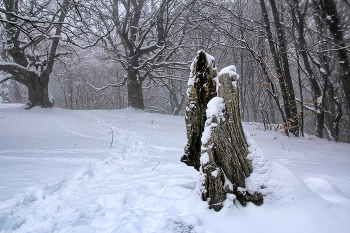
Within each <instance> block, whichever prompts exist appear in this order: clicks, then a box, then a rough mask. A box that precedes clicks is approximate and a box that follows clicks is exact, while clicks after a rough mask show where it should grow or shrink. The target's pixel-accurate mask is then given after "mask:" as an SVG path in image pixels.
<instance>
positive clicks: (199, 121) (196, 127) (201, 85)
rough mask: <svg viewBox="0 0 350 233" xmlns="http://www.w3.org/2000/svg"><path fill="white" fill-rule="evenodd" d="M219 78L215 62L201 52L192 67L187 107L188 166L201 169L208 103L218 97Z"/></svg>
mask: <svg viewBox="0 0 350 233" xmlns="http://www.w3.org/2000/svg"><path fill="white" fill-rule="evenodd" d="M216 76H217V71H216V67H215V60H214V58H213V57H212V56H210V55H208V54H206V53H205V52H204V51H199V52H198V55H197V57H196V58H195V59H194V61H193V63H192V65H191V75H190V79H189V81H188V90H187V95H188V101H187V106H186V118H185V121H186V130H187V139H188V140H187V145H186V147H185V152H184V155H183V156H182V158H181V162H184V163H186V164H187V165H188V166H194V168H195V169H196V170H199V167H200V157H201V146H202V143H201V137H202V133H203V130H204V125H205V121H206V114H205V112H206V109H207V104H208V102H209V101H210V100H211V99H212V98H213V97H215V96H216V83H215V81H214V80H213V78H215V77H216Z"/></svg>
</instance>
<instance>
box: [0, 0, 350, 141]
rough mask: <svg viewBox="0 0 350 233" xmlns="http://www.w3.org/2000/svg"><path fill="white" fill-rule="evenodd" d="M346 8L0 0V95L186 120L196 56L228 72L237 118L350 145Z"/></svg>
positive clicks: (327, 4)
mask: <svg viewBox="0 0 350 233" xmlns="http://www.w3.org/2000/svg"><path fill="white" fill-rule="evenodd" d="M349 12H350V2H349V0H289V1H286V0H250V1H248V0H217V1H207V0H1V2H0V42H1V45H0V54H1V56H0V57H1V58H0V59H1V60H0V98H1V99H0V100H1V101H2V102H3V103H27V109H31V108H33V107H36V106H40V107H42V108H52V107H60V108H67V109H84V110H89V109H121V108H127V107H132V108H135V109H142V110H145V111H147V112H156V113H162V114H169V115H184V114H185V111H186V109H185V104H186V100H187V98H188V96H187V94H186V90H187V82H188V79H189V73H190V70H189V67H190V64H191V62H192V60H193V58H194V57H195V55H196V53H197V51H198V50H204V51H205V52H207V53H208V54H211V55H212V56H214V57H215V58H216V65H217V67H218V68H220V69H221V68H223V67H226V66H228V65H232V64H234V65H235V66H236V70H237V73H238V75H239V81H238V89H239V102H240V111H241V112H240V114H241V118H242V120H243V121H247V122H261V123H263V125H264V128H265V130H283V131H284V133H285V134H286V135H288V136H295V137H302V136H304V133H305V134H310V135H315V136H316V137H319V138H325V139H328V140H331V141H335V142H347V143H349V142H350V120H349V118H350V117H349V116H350V62H349V56H350V14H349ZM29 111H31V110H29Z"/></svg>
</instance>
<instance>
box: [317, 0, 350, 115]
mask: <svg viewBox="0 0 350 233" xmlns="http://www.w3.org/2000/svg"><path fill="white" fill-rule="evenodd" d="M314 4H315V7H316V9H317V10H318V12H319V13H320V15H321V17H322V19H323V20H324V21H325V22H326V24H327V25H328V27H329V31H330V32H331V34H332V36H333V38H334V42H335V44H336V45H337V54H338V58H339V68H340V70H339V78H340V80H341V82H342V87H343V90H344V94H345V102H346V105H347V108H348V114H349V115H350V62H349V57H348V53H347V50H346V44H345V41H344V34H343V30H342V28H341V24H340V19H339V15H338V11H337V7H336V4H335V2H334V0H314Z"/></svg>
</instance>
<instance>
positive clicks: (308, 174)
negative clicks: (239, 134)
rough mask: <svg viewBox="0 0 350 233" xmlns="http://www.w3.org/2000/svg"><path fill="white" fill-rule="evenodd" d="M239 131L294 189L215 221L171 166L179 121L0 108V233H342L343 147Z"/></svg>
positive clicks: (349, 155) (179, 145) (349, 180)
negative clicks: (278, 166) (272, 161)
mask: <svg viewBox="0 0 350 233" xmlns="http://www.w3.org/2000/svg"><path fill="white" fill-rule="evenodd" d="M245 128H246V130H247V131H248V132H249V134H250V137H251V138H252V139H254V140H255V141H256V143H257V145H258V147H259V148H260V149H261V151H262V152H263V153H264V154H265V156H267V158H268V159H272V160H275V161H277V162H278V163H279V164H282V165H283V166H284V167H286V168H287V169H289V170H290V171H291V172H292V173H294V174H295V175H296V176H295V175H294V174H292V173H290V174H289V173H288V171H287V169H284V168H283V167H282V166H280V168H279V170H278V171H275V172H274V173H272V174H277V176H280V177H274V179H276V180H278V179H279V180H281V181H282V182H284V184H283V185H284V186H286V187H287V186H288V185H289V181H290V183H292V184H293V185H292V186H291V187H293V189H291V190H288V193H286V189H283V190H281V192H280V193H281V195H280V196H278V195H277V196H276V197H275V198H274V197H272V198H271V197H270V198H269V200H270V201H269V202H267V203H264V204H263V205H262V206H260V207H257V206H254V205H253V204H248V205H247V207H242V206H240V205H239V204H237V203H236V204H235V205H234V204H233V203H232V201H231V202H230V200H227V202H225V206H224V208H223V209H222V210H221V211H220V212H215V211H213V210H209V209H208V208H207V204H206V202H203V201H201V199H200V196H199V195H198V193H197V192H196V189H195V187H196V183H197V180H198V172H197V171H195V170H194V169H193V168H192V167H187V166H186V165H185V164H183V163H181V162H180V161H179V159H180V157H181V155H182V153H183V147H184V145H185V143H186V132H185V123H184V117H175V116H169V115H160V114H151V113H146V112H143V111H136V110H133V109H124V110H110V111H107V110H89V111H87V110H79V111H72V110H63V109H59V108H53V109H51V110H50V109H40V108H34V109H32V110H29V111H26V110H24V109H23V106H22V105H17V104H3V105H1V104H0V177H1V178H0V232H84V233H87V232H122V233H124V232H215V233H216V232H248V233H250V232H279V233H280V232H310V233H311V232H329V233H331V232H344V233H345V232H350V222H349V221H348V220H349V219H350V199H349V197H350V145H349V144H343V143H334V142H329V141H326V140H322V139H318V138H316V137H314V136H306V137H304V138H303V137H300V138H294V137H286V136H284V135H283V133H282V132H278V131H277V132H276V131H264V130H263V126H262V125H261V124H259V123H245ZM287 173H288V174H287ZM286 174H287V175H286ZM290 177H292V178H290ZM298 177H299V178H300V179H301V180H302V181H303V182H302V181H301V180H300V183H298V180H299V178H298ZM277 178H278V179H277ZM305 184H306V185H307V186H306V185H305ZM304 186H305V187H306V188H304ZM276 187H278V186H276ZM275 191H276V193H278V192H279V190H275ZM297 193H298V195H297ZM300 193H302V194H300ZM293 195H295V196H296V197H302V198H301V199H303V200H304V201H303V200H301V199H300V198H299V199H298V198H296V199H295V200H294V198H289V197H291V196H293ZM284 196H285V197H286V198H283V197H284ZM271 200H272V201H271Z"/></svg>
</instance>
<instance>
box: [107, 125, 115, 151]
mask: <svg viewBox="0 0 350 233" xmlns="http://www.w3.org/2000/svg"><path fill="white" fill-rule="evenodd" d="M107 127H108V128H109V129H110V130H111V131H112V140H111V145H110V146H109V148H112V145H113V139H114V138H113V137H114V136H113V129H112V128H111V127H109V126H107Z"/></svg>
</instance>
